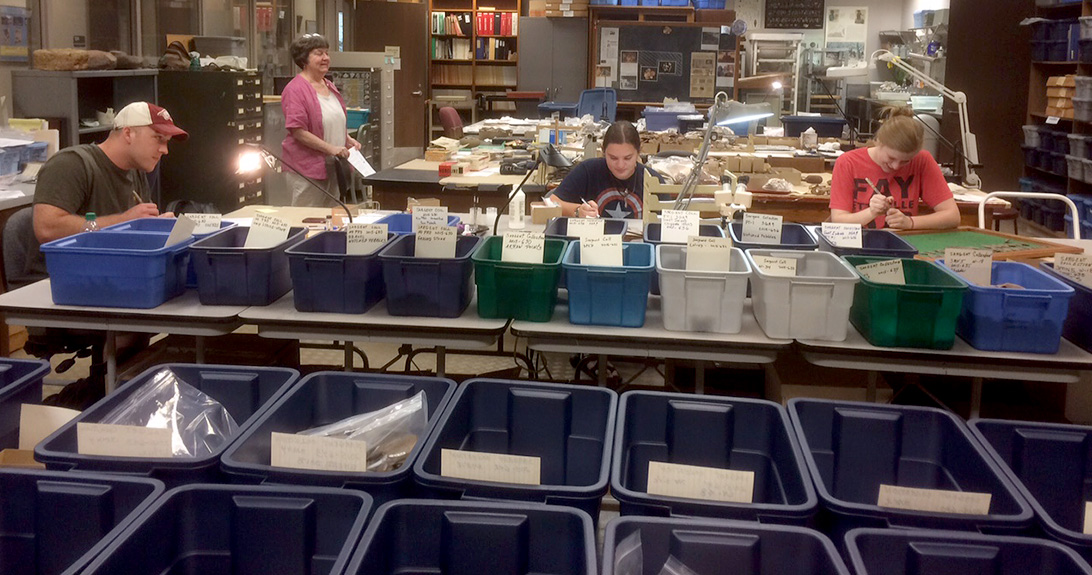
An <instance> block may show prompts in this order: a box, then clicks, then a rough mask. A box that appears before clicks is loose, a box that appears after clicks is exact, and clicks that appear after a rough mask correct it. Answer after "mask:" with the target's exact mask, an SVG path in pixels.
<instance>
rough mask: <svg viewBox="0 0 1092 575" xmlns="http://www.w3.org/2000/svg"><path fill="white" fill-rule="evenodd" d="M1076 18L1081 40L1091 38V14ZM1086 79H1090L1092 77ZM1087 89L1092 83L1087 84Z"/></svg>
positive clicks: (1091, 87) (1091, 86)
mask: <svg viewBox="0 0 1092 575" xmlns="http://www.w3.org/2000/svg"><path fill="white" fill-rule="evenodd" d="M1077 20H1078V21H1080V26H1081V32H1080V34H1081V35H1080V38H1081V40H1092V16H1081V17H1080V18H1077ZM1080 77H1081V76H1078V78H1080ZM1088 79H1089V80H1092V78H1088ZM1089 89H1092V85H1090V86H1089Z"/></svg>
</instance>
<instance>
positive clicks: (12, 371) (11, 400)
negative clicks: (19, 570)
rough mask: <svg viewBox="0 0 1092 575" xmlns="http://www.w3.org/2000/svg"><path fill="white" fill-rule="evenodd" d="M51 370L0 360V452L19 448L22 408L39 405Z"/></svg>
mask: <svg viewBox="0 0 1092 575" xmlns="http://www.w3.org/2000/svg"><path fill="white" fill-rule="evenodd" d="M51 369H52V368H51V367H50V365H49V362H48V361H41V360H37V359H9V358H6V357H5V358H0V450H3V449H15V448H17V447H19V414H20V413H21V412H22V409H23V404H24V403H33V404H39V403H41V402H42V379H44V378H45V376H47V375H49V372H50V370H51ZM0 523H2V522H0ZM0 560H2V557H0ZM0 571H2V570H0Z"/></svg>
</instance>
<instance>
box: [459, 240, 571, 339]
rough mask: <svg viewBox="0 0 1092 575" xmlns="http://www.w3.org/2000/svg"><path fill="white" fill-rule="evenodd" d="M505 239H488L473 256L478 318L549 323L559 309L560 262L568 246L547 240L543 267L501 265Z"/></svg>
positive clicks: (557, 241) (563, 242)
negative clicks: (557, 308) (556, 309)
mask: <svg viewBox="0 0 1092 575" xmlns="http://www.w3.org/2000/svg"><path fill="white" fill-rule="evenodd" d="M503 241H504V238H503V237H502V236H489V237H487V238H485V240H484V241H483V242H482V247H481V249H479V250H478V251H477V252H476V253H475V254H474V256H473V258H472V259H473V260H474V281H475V283H476V284H477V286H478V315H479V316H481V317H483V318H504V317H510V318H512V319H518V320H526V321H550V319H551V318H552V317H553V315H554V307H556V306H557V286H558V282H559V280H560V278H561V259H562V257H564V255H565V248H566V247H567V244H568V242H566V241H565V240H555V239H551V238H547V239H546V242H545V250H544V251H545V253H544V255H543V263H541V264H524V263H513V262H502V261H501V247H502V246H503Z"/></svg>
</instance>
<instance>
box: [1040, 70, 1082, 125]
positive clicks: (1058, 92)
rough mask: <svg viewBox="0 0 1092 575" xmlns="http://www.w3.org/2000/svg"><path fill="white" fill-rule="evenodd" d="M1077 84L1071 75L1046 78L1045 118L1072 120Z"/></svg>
mask: <svg viewBox="0 0 1092 575" xmlns="http://www.w3.org/2000/svg"><path fill="white" fill-rule="evenodd" d="M1076 86H1077V82H1076V79H1075V78H1074V76H1073V74H1069V75H1066V76H1051V77H1049V78H1047V85H1046V95H1047V109H1046V115H1047V116H1057V117H1059V118H1067V119H1073V96H1074V94H1075V92H1076Z"/></svg>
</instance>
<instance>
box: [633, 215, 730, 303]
mask: <svg viewBox="0 0 1092 575" xmlns="http://www.w3.org/2000/svg"><path fill="white" fill-rule="evenodd" d="M660 227H661V224H660V222H649V223H648V224H646V225H645V234H644V235H645V238H644V241H645V243H648V244H652V245H654V246H659V245H660V244H661V243H662V242H661V241H660ZM698 235H699V236H702V237H706V238H723V237H724V230H723V229H721V227H720V226H716V225H713V224H699V225H698ZM651 290H652V294H653V295H660V274H659V272H658V271H656V270H653V272H652V287H651Z"/></svg>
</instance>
